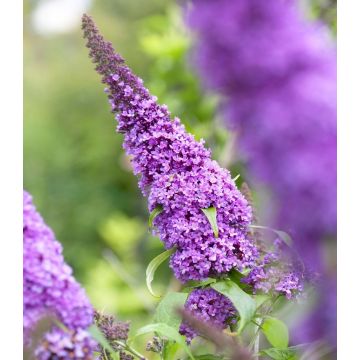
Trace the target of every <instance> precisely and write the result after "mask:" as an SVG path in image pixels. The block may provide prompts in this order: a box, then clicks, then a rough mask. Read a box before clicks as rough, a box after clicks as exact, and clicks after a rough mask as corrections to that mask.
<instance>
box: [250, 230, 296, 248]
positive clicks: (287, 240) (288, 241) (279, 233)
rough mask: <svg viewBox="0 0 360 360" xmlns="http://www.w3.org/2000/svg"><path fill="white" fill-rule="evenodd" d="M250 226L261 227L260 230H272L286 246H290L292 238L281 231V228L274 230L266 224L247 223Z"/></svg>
mask: <svg viewBox="0 0 360 360" xmlns="http://www.w3.org/2000/svg"><path fill="white" fill-rule="evenodd" d="M249 227H250V228H253V229H262V230H269V231H272V232H274V233H275V234H276V235H277V236H278V237H279V238H280V239H281V240H283V241H284V242H285V244H286V245H288V246H292V243H293V241H292V238H291V236H290V235H289V234H288V233H286V232H285V231H282V230H276V229H273V228H271V227H268V226H262V225H249Z"/></svg>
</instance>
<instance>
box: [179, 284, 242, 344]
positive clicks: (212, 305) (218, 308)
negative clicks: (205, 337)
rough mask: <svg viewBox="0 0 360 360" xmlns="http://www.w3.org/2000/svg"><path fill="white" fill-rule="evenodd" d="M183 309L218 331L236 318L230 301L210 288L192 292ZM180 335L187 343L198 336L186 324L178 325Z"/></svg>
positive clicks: (235, 312)
mask: <svg viewBox="0 0 360 360" xmlns="http://www.w3.org/2000/svg"><path fill="white" fill-rule="evenodd" d="M185 309H186V310H188V311H189V312H190V313H191V314H192V315H193V316H195V317H196V318H197V319H199V320H202V321H204V322H205V323H208V324H209V325H212V326H214V327H215V328H217V329H218V330H223V329H225V328H226V327H228V325H230V323H231V322H232V320H234V319H235V317H236V316H237V311H236V310H235V308H234V306H233V304H232V303H231V301H230V300H229V299H228V298H226V297H225V296H223V295H221V294H219V293H218V292H217V291H215V290H213V289H211V288H206V289H196V290H194V291H192V292H191V294H190V295H189V297H188V299H187V300H186V303H185ZM180 334H182V335H185V336H186V338H187V340H188V342H190V341H191V340H192V339H193V338H194V337H195V336H197V335H198V334H197V332H196V331H195V330H193V329H192V328H191V327H189V326H188V325H187V324H186V323H182V324H181V325H180Z"/></svg>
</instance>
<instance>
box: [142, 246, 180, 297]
mask: <svg viewBox="0 0 360 360" xmlns="http://www.w3.org/2000/svg"><path fill="white" fill-rule="evenodd" d="M175 251H176V248H172V249H170V250H166V251H164V252H163V253H161V254H160V255H158V256H156V257H155V258H154V259H152V260H151V261H150V263H149V265H148V267H147V268H146V286H147V288H148V289H149V291H150V294H151V295H152V296H155V297H160V296H159V295H156V294H155V293H154V291H153V289H152V287H151V283H152V281H153V280H154V274H155V271H156V269H157V268H158V267H159V266H160V265H161V264H162V263H163V262H164V261H165V260H166V259H167V258H169V257H170V256H171V255H172V254H173V253H174V252H175Z"/></svg>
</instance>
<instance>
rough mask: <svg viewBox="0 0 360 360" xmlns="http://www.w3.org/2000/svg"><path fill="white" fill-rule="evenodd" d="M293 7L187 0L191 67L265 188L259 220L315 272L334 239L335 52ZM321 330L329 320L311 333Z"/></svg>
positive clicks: (321, 29)
mask: <svg viewBox="0 0 360 360" xmlns="http://www.w3.org/2000/svg"><path fill="white" fill-rule="evenodd" d="M298 5H299V4H298V2H297V1H285V0H279V1H264V0H243V1H230V0H195V1H194V6H193V7H192V8H191V9H190V12H189V14H188V22H189V24H190V26H191V27H192V28H193V29H194V30H195V32H196V34H197V46H196V49H195V62H196V65H197V68H198V70H199V72H200V74H201V75H202V78H203V81H204V83H205V84H206V86H207V87H208V88H209V89H211V90H213V91H216V92H218V93H220V94H221V95H222V108H221V110H222V112H223V117H224V118H225V119H226V121H227V122H228V125H229V127H230V128H231V129H232V130H235V132H236V133H237V136H238V141H237V144H238V149H239V153H240V154H242V155H243V156H244V155H245V156H244V159H245V160H246V161H247V166H248V169H249V175H250V176H251V178H252V179H253V181H256V182H262V183H264V184H266V185H267V186H268V188H269V189H270V190H271V193H272V198H271V209H267V213H266V214H265V215H266V217H267V221H269V222H270V224H271V226H273V227H276V228H280V229H282V230H285V231H287V232H289V233H290V234H291V235H292V237H293V239H294V246H295V248H296V250H297V251H298V252H299V253H300V255H301V256H302V258H303V260H304V262H305V264H306V266H307V269H308V270H310V271H314V272H319V273H325V272H326V271H327V269H326V268H325V267H326V265H327V264H326V263H325V262H324V258H325V256H324V254H323V251H324V250H323V241H324V240H327V241H329V240H330V241H335V237H336V51H335V46H334V44H333V42H332V40H331V38H330V36H329V33H328V31H327V29H326V28H325V26H323V25H321V24H319V23H311V22H309V21H307V20H305V18H304V17H303V15H302V14H301V11H300V10H299V8H298ZM262 210H263V209H262ZM257 271H258V270H257ZM335 297H336V294H335V293H332V294H331V295H330V296H329V298H328V299H323V300H324V301H325V302H326V301H329V302H333V301H336V300H333V299H335ZM320 308H321V306H320ZM320 311H321V309H320ZM329 331H330V332H334V331H336V323H331V324H330V323H329V324H327V323H323V324H322V331H321V332H320V333H319V334H321V333H322V334H324V332H325V333H328V332H329ZM319 334H318V336H319ZM331 337H334V336H331Z"/></svg>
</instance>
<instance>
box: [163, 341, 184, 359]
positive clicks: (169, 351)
mask: <svg viewBox="0 0 360 360" xmlns="http://www.w3.org/2000/svg"><path fill="white" fill-rule="evenodd" d="M180 349H181V346H180V345H179V344H178V343H176V342H174V341H167V342H165V345H164V350H163V358H164V359H169V360H170V359H177V357H176V353H177V352H178V351H179V350H180Z"/></svg>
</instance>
